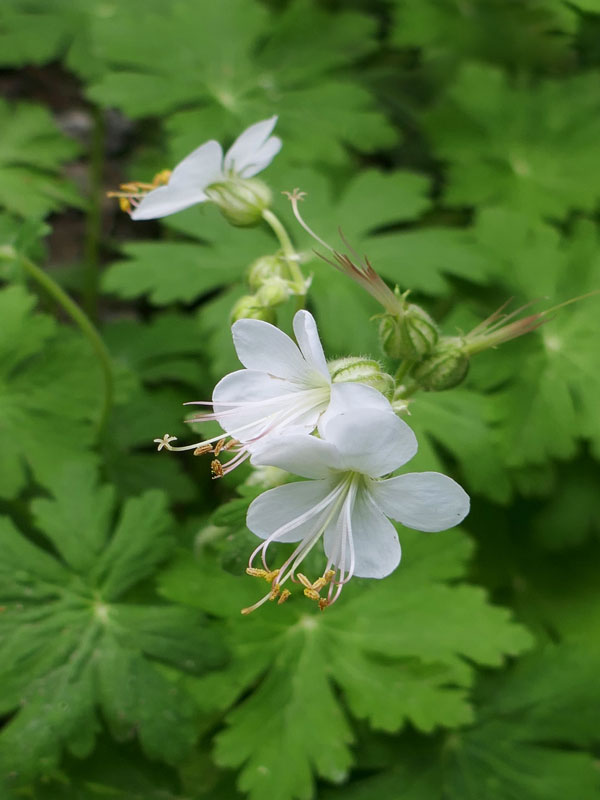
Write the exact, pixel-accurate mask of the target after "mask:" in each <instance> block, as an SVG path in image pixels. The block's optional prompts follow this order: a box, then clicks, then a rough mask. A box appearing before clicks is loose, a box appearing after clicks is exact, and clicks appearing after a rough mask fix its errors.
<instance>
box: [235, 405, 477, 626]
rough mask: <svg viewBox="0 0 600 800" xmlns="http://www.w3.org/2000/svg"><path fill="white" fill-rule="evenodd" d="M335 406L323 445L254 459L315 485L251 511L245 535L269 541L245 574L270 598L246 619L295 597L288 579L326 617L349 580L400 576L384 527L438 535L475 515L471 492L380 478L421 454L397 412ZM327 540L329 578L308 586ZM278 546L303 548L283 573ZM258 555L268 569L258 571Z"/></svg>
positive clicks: (298, 443)
mask: <svg viewBox="0 0 600 800" xmlns="http://www.w3.org/2000/svg"><path fill="white" fill-rule="evenodd" d="M337 405H338V408H337V409H334V408H331V409H330V410H329V411H328V412H327V413H326V414H324V415H323V416H322V417H321V420H320V422H319V433H320V436H321V438H318V437H316V436H309V435H306V434H301V433H288V434H283V435H281V436H279V437H277V439H271V440H269V441H268V442H266V443H265V445H264V447H262V448H261V449H260V450H258V451H257V452H256V453H255V455H254V458H253V462H256V463H257V464H268V465H270V466H276V467H280V468H281V469H285V470H287V471H289V472H292V473H294V474H295V475H300V476H302V477H304V478H310V479H311V480H308V481H301V482H297V483H289V484H286V485H285V486H278V487H277V488H275V489H270V490H268V491H266V492H264V494H261V495H260V496H259V497H257V498H256V500H254V501H253V502H252V503H251V505H250V508H249V509H248V517H247V525H248V527H249V528H250V530H251V531H253V532H254V533H255V534H256V535H257V536H260V537H261V538H262V539H264V541H263V542H262V543H261V544H260V545H259V546H258V547H257V548H256V549H255V551H254V552H253V553H252V556H251V557H250V562H249V567H248V570H247V571H248V572H249V574H251V575H256V576H258V577H262V578H265V579H266V580H267V581H268V582H269V583H271V590H270V591H269V592H268V593H267V594H266V595H265V596H264V597H263V598H262V599H261V600H259V601H258V602H257V603H256V604H255V605H254V606H251V607H250V608H246V609H244V610H243V612H242V613H245V614H247V613H250V612H251V611H253V610H254V609H256V608H258V607H259V606H260V605H262V604H263V603H264V602H266V601H267V600H270V599H271V600H273V599H275V598H276V597H278V598H279V602H282V601H284V600H286V599H287V597H289V595H290V591H289V589H287V588H286V589H283V590H282V587H283V585H284V584H285V583H286V582H287V581H288V580H289V579H291V580H292V581H294V582H297V583H300V584H301V585H302V586H303V587H304V594H305V595H307V596H308V597H310V598H311V599H313V600H316V601H317V602H318V604H319V606H320V608H321V609H323V608H325V607H326V606H328V605H331V603H333V602H335V601H336V600H337V598H338V597H339V595H340V592H341V591H342V588H343V586H344V584H346V583H347V582H348V581H349V580H350V578H351V577H352V576H353V575H356V576H358V577H361V578H384V577H385V576H386V575H389V573H390V572H392V571H393V570H394V569H395V568H396V567H397V566H398V564H399V563H400V542H399V541H398V535H397V533H396V529H395V528H394V526H393V525H392V523H391V522H390V521H389V519H388V517H390V518H391V519H394V520H397V521H398V522H401V523H402V524H403V525H405V526H406V527H408V528H415V529H417V530H421V531H441V530H445V529H446V528H451V527H452V526H454V525H457V524H458V523H459V522H461V521H462V520H463V519H464V517H465V516H466V515H467V513H468V511H469V496H468V495H467V494H466V492H465V491H464V490H463V489H462V488H461V487H460V486H459V485H458V484H457V483H456V482H455V481H453V480H452V479H451V478H448V477H446V476H445V475H441V474H440V473H438V472H413V473H408V474H404V475H399V476H397V477H391V478H384V477H383V476H385V475H388V474H389V473H391V472H393V471H394V470H396V469H398V467H401V466H402V465H403V464H405V463H406V462H407V461H409V460H410V459H411V458H412V457H413V456H414V455H415V453H416V452H417V440H416V437H415V435H414V433H413V432H412V430H411V429H410V428H409V426H408V425H407V424H406V423H405V422H403V421H402V420H400V419H399V418H398V417H397V416H396V415H395V414H394V413H393V412H391V411H389V410H385V409H383V410H382V409H380V408H356V407H354V408H346V410H341V409H342V408H343V404H342V403H338V404H337ZM340 410H341V413H340ZM321 538H322V539H323V545H324V549H325V556H326V557H327V562H326V564H325V568H324V570H323V574H322V575H321V576H320V577H319V578H317V579H316V580H315V581H311V580H310V579H309V578H307V577H306V576H305V575H303V574H302V573H300V572H297V570H298V568H299V567H300V564H301V562H302V560H303V559H304V558H305V557H306V556H307V555H308V553H309V552H310V551H311V550H312V549H313V547H314V546H315V545H316V544H317V543H318V542H319V540H320V539H321ZM274 542H298V543H299V544H298V546H297V547H296V549H295V550H294V552H293V553H292V554H291V555H290V556H289V558H288V559H287V560H286V561H285V562H284V563H283V565H282V566H281V567H279V568H278V569H272V568H271V566H270V565H269V563H268V561H267V558H266V555H267V550H268V548H269V545H271V544H272V543H274ZM259 555H260V556H261V561H262V566H261V567H258V568H257V567H254V561H255V559H256V558H257V556H259ZM321 592H323V596H321Z"/></svg>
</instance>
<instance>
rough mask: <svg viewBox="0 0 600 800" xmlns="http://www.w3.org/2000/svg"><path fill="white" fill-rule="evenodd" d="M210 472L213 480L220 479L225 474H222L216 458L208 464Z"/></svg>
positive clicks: (219, 463) (220, 465)
mask: <svg viewBox="0 0 600 800" xmlns="http://www.w3.org/2000/svg"><path fill="white" fill-rule="evenodd" d="M210 470H211V472H212V474H213V478H222V477H223V475H224V474H225V473H224V472H223V465H222V464H221V462H220V461H219V459H218V458H213V460H212V461H211V462H210Z"/></svg>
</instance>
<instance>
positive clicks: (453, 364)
mask: <svg viewBox="0 0 600 800" xmlns="http://www.w3.org/2000/svg"><path fill="white" fill-rule="evenodd" d="M468 371H469V358H468V356H466V355H465V353H464V351H463V345H462V341H461V339H458V338H456V337H451V338H450V337H448V338H443V339H440V341H439V342H438V344H437V346H436V348H435V349H434V350H433V352H432V353H431V354H430V355H429V356H427V357H426V358H424V359H423V360H422V361H421V363H420V364H417V365H416V367H415V368H414V369H413V371H412V372H411V378H412V379H413V380H415V381H416V382H417V383H418V384H419V386H420V387H421V388H422V389H425V390H426V391H429V392H441V391H443V390H444V389H452V388H453V387H454V386H458V384H459V383H462V382H463V380H464V379H465V377H466V375H467V372H468Z"/></svg>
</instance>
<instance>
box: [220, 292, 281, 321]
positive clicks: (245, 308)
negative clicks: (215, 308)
mask: <svg viewBox="0 0 600 800" xmlns="http://www.w3.org/2000/svg"><path fill="white" fill-rule="evenodd" d="M239 319H262V320H263V321H264V322H270V323H271V324H272V325H274V324H275V323H276V321H277V313H276V311H275V309H274V308H272V307H270V306H262V305H261V304H260V303H259V301H258V299H257V298H256V296H255V295H253V294H246V295H244V296H243V297H240V299H239V300H238V301H237V302H236V303H235V305H234V306H233V308H232V309H231V322H232V323H234V322H237V321H238V320H239Z"/></svg>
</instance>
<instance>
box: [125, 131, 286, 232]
mask: <svg viewBox="0 0 600 800" xmlns="http://www.w3.org/2000/svg"><path fill="white" fill-rule="evenodd" d="M276 122H277V117H276V116H274V117H270V118H269V119H265V120H262V121H261V122H257V123H255V124H254V125H251V126H250V127H249V128H247V129H246V130H245V131H244V132H243V133H242V134H241V135H240V136H238V138H237V139H236V140H235V142H234V143H233V144H232V146H231V147H230V148H229V150H228V151H227V153H226V154H225V157H223V149H222V147H221V145H220V144H219V143H218V142H216V141H214V140H213V139H211V140H210V141H208V142H205V143H204V144H202V145H200V147H197V148H196V149H195V150H194V151H192V152H191V153H190V154H189V156H186V157H185V158H184V159H183V161H180V162H179V164H177V166H176V167H175V169H174V170H173V171H172V172H171V173H169V172H166V173H161V174H160V176H161V177H160V180H159V181H157V182H158V183H164V182H165V180H166V181H167V182H166V184H165V185H164V186H161V185H158V186H157V187H156V188H155V186H154V185H153V184H133V183H132V184H124V186H123V187H122V189H123V190H124V191H123V192H114V193H113V194H114V195H117V196H120V197H122V198H123V199H124V201H125V202H126V203H127V205H128V206H129V207H131V206H133V209H132V210H131V217H132V219H135V220H143V219H156V218H158V217H166V216H168V215H169V214H174V213H175V212H177V211H182V210H183V209H184V208H189V206H193V205H195V204H196V203H204V202H206V201H207V200H211V199H213V200H214V201H215V202H217V198H216V197H215V198H211V187H213V186H215V185H223V184H232V183H235V182H239V181H240V180H246V179H248V178H252V177H253V176H254V175H257V174H258V173H259V172H261V170H263V169H265V167H267V166H268V165H269V164H270V163H271V161H272V160H273V159H274V158H275V156H276V155H277V153H278V152H279V150H280V149H281V139H279V138H278V137H277V136H271V132H272V130H273V128H274V127H275V123H276Z"/></svg>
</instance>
